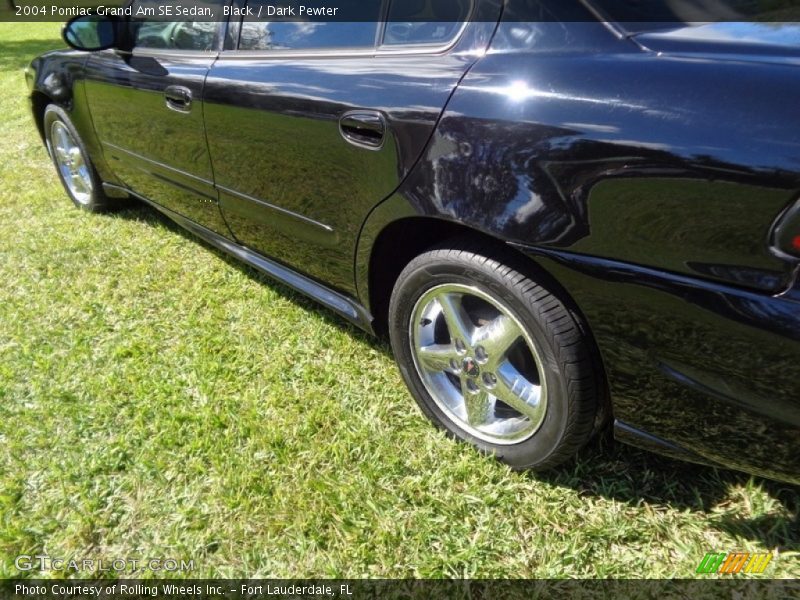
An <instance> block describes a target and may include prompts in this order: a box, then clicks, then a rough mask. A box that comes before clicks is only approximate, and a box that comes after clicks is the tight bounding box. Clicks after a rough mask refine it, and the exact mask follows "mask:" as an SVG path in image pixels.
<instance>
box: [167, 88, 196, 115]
mask: <svg viewBox="0 0 800 600" xmlns="http://www.w3.org/2000/svg"><path fill="white" fill-rule="evenodd" d="M164 98H165V99H166V101H167V108H169V109H171V110H175V111H178V112H185V113H188V112H191V110H192V90H190V89H189V88H187V87H184V86H182V85H170V86H169V87H167V88H166V89H165V90H164Z"/></svg>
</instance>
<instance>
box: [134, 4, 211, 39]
mask: <svg viewBox="0 0 800 600" xmlns="http://www.w3.org/2000/svg"><path fill="white" fill-rule="evenodd" d="M224 2H225V0H205V1H204V2H199V3H198V6H208V7H209V8H212V9H213V10H215V11H220V10H221V7H222V5H223V4H224ZM133 6H134V7H138V6H140V7H150V6H152V7H157V6H158V2H157V0H156V1H154V0H136V1H135V2H133ZM157 10H158V9H157V8H156V11H157ZM156 14H158V13H157V12H156ZM131 28H132V29H131V31H132V35H133V43H134V48H136V49H154V50H199V51H210V50H213V49H214V48H215V47H216V40H217V34H218V31H219V23H214V22H207V23H206V22H200V21H197V22H195V21H160V20H156V19H133V20H132V21H131Z"/></svg>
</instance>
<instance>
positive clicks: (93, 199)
mask: <svg viewBox="0 0 800 600" xmlns="http://www.w3.org/2000/svg"><path fill="white" fill-rule="evenodd" d="M44 135H45V141H46V142H47V151H48V152H49V153H50V157H51V158H52V159H53V164H55V166H56V171H57V172H58V177H59V179H61V183H62V184H63V185H64V189H65V190H66V191H67V194H68V195H69V197H70V199H71V200H72V202H73V203H74V204H75V206H77V207H78V208H81V209H83V210H88V211H90V212H103V211H106V210H109V209H110V208H112V202H111V201H110V200H109V198H107V197H106V195H105V194H104V193H103V187H102V182H101V181H100V177H99V176H98V175H97V171H96V170H95V168H94V165H93V164H92V161H91V158H90V157H89V153H88V152H87V150H86V146H85V145H84V143H83V140H81V138H80V136H79V135H78V132H77V130H76V129H75V126H74V125H73V124H72V121H71V120H70V118H69V116H67V113H66V112H64V110H63V109H61V108H60V107H58V106H56V105H54V104H51V105H49V106H48V107H47V108H46V109H45V112H44Z"/></svg>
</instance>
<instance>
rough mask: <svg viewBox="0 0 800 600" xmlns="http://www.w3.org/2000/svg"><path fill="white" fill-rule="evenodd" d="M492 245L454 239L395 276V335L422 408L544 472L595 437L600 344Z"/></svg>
mask: <svg viewBox="0 0 800 600" xmlns="http://www.w3.org/2000/svg"><path fill="white" fill-rule="evenodd" d="M525 267H526V263H525V261H524V260H523V259H520V258H519V257H516V256H515V255H513V253H511V252H506V251H503V250H502V249H498V248H497V247H496V246H494V245H491V246H486V247H481V246H475V245H474V244H473V243H472V242H468V241H461V242H452V243H451V244H448V245H447V246H445V247H442V248H438V249H434V250H431V251H428V252H425V253H423V254H421V255H420V256H418V257H417V258H415V259H414V260H412V261H411V263H410V264H409V265H408V266H407V267H406V268H405V269H404V270H403V272H402V273H401V274H400V276H399V277H398V279H397V282H396V284H395V288H394V291H393V292H392V298H391V303H390V307H389V333H390V336H391V341H392V349H393V350H394V354H395V357H396V359H397V362H398V365H399V367H400V371H401V373H402V375H403V378H404V379H405V381H406V384H407V385H408V387H409V390H410V391H411V393H412V394H413V396H414V398H415V399H416V401H417V403H418V404H419V405H420V407H421V408H422V410H423V412H424V413H425V414H426V415H427V416H428V417H429V418H430V419H431V420H432V421H433V422H434V423H436V424H437V425H439V426H440V427H442V428H444V429H445V430H446V431H447V432H448V433H449V434H451V435H453V436H455V437H457V438H460V439H462V440H464V441H467V442H469V443H471V444H473V445H475V446H477V447H478V448H479V449H481V450H483V451H485V452H488V453H491V454H494V455H495V456H497V457H498V458H499V459H501V460H503V461H504V462H506V463H508V464H510V465H511V466H513V467H515V468H536V469H544V468H548V467H552V466H555V465H557V464H559V463H561V462H563V461H564V460H566V459H568V458H569V457H570V456H572V455H573V454H574V453H575V452H576V451H577V450H578V449H579V448H580V447H581V446H582V445H583V444H585V443H586V441H587V440H588V439H589V437H590V436H591V434H592V431H593V426H594V422H595V417H596V415H597V406H598V402H597V397H598V385H597V383H598V382H597V380H596V373H597V369H596V368H595V365H596V363H595V362H594V360H595V359H594V350H593V348H594V346H593V342H592V340H591V339H590V338H588V337H587V335H586V333H584V331H585V329H583V328H581V327H580V325H579V322H578V317H577V316H576V314H575V313H574V312H573V311H570V310H569V309H568V308H567V306H566V305H565V304H564V303H563V302H562V301H561V300H560V299H559V298H558V297H557V296H556V295H555V294H553V293H552V291H550V290H547V289H545V288H544V287H542V286H541V285H540V284H538V283H537V282H535V281H534V280H533V279H531V278H530V277H529V276H528V274H527V273H526V272H525V271H526V268H525Z"/></svg>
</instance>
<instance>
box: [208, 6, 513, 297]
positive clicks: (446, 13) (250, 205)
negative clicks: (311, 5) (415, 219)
mask: <svg viewBox="0 0 800 600" xmlns="http://www.w3.org/2000/svg"><path fill="white" fill-rule="evenodd" d="M350 4H352V5H354V6H356V7H357V11H358V14H359V17H360V19H361V20H359V21H347V22H340V21H324V22H322V21H318V22H317V21H314V22H309V21H305V22H292V21H281V22H268V21H263V20H258V19H257V18H250V17H245V18H244V20H243V21H242V22H241V23H240V24H239V31H236V30H235V29H232V32H233V33H232V35H231V36H230V40H229V41H228V44H227V47H226V49H225V50H223V52H222V53H221V54H220V57H219V59H218V60H217V62H216V63H215V64H214V66H213V67H212V69H211V71H210V73H209V76H208V79H207V82H206V88H205V96H204V99H205V105H204V109H205V119H206V129H207V132H208V143H209V149H210V152H211V159H212V163H213V166H214V173H215V180H216V183H217V188H218V191H219V194H220V206H221V208H222V212H223V214H224V216H225V218H226V221H227V222H228V224H229V225H230V227H231V231H232V232H233V234H234V236H235V237H236V239H237V240H238V241H239V242H240V243H241V244H243V245H246V246H248V247H249V248H251V249H253V250H255V251H257V252H259V253H261V254H264V255H266V256H269V257H272V258H275V259H277V260H279V261H281V262H283V263H285V264H288V265H289V266H291V267H293V268H294V269H296V270H298V271H301V272H304V273H305V274H307V275H310V276H311V277H314V278H317V279H320V280H324V281H325V282H326V283H327V284H328V285H331V286H333V287H335V288H338V289H339V290H342V291H344V292H347V293H354V292H355V284H354V277H353V262H354V254H355V247H356V241H357V238H358V234H359V231H360V228H361V225H362V224H363V222H364V220H365V218H366V216H367V215H368V214H369V212H370V210H371V209H372V208H373V207H375V206H376V205H377V204H378V203H379V202H380V201H381V200H383V199H385V198H386V197H388V196H389V195H390V194H391V193H392V192H393V191H394V190H395V189H397V187H398V186H399V184H400V182H401V181H402V180H403V178H404V177H405V176H406V174H407V173H408V172H409V170H410V169H411V168H412V166H413V165H414V163H415V161H416V160H417V158H418V157H419V156H420V154H421V153H422V150H423V149H424V148H425V146H426V144H427V142H428V140H429V139H430V136H431V134H432V133H433V130H434V127H435V125H436V122H437V120H438V118H439V115H440V114H441V112H442V110H443V108H444V106H445V104H446V103H447V100H448V98H449V97H450V94H451V93H452V92H453V90H454V89H455V87H456V85H457V84H458V82H459V80H460V79H461V77H462V76H463V75H464V73H465V72H466V70H467V69H468V68H469V66H470V65H471V64H472V63H473V62H474V61H475V60H476V59H477V57H478V56H479V55H480V52H481V51H482V50H484V49H485V48H486V47H487V46H488V43H489V41H490V38H491V35H492V33H493V31H494V28H495V25H496V22H497V19H498V18H499V15H500V3H499V2H497V1H496V0H424V1H422V0H421V1H419V2H411V3H410V2H407V0H392V1H391V2H390V1H389V0H358V1H357V2H354V1H352V0H342V1H341V2H339V3H338V5H339V7H340V11H341V12H343V13H345V14H347V13H348V5H350ZM269 5H270V2H269V0H249V1H248V6H249V7H250V8H251V12H252V14H254V15H258V14H259V12H261V13H262V14H266V11H267V7H268V6H269ZM470 15H472V16H473V17H476V16H477V18H474V22H469V23H467V22H466V20H467V18H468V17H469V16H470ZM387 16H388V18H387ZM426 16H427V18H428V20H427V21H425V20H423V19H424V18H426ZM251 19H252V20H251Z"/></svg>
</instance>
